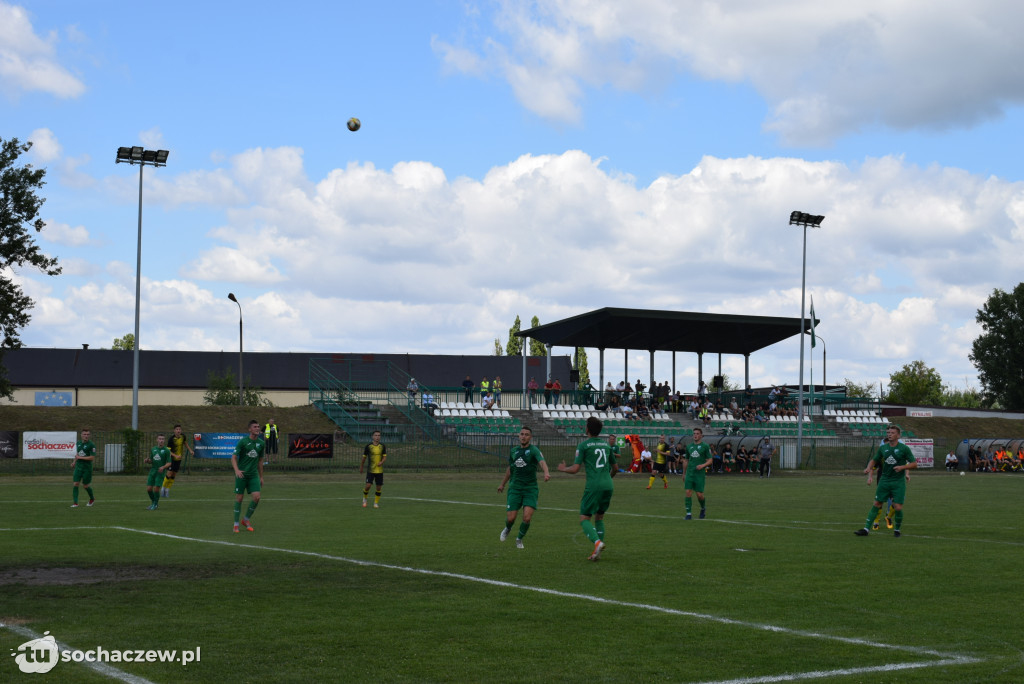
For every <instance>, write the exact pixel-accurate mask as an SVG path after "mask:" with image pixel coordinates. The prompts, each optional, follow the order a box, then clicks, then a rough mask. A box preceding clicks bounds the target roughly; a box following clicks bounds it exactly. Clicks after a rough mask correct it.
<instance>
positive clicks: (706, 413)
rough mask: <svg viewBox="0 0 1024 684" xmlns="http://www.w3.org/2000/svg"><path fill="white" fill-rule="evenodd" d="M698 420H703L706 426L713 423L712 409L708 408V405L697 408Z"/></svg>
mask: <svg viewBox="0 0 1024 684" xmlns="http://www.w3.org/2000/svg"><path fill="white" fill-rule="evenodd" d="M697 420H699V421H701V422H703V423H704V425H705V426H708V425H710V424H711V411H710V410H709V409H708V407H707V405H704V406H701V407H700V408H699V409H697Z"/></svg>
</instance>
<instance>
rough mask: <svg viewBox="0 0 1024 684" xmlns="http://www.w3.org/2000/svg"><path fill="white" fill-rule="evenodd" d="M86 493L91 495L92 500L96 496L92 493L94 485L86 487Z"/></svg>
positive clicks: (90, 499)
mask: <svg viewBox="0 0 1024 684" xmlns="http://www.w3.org/2000/svg"><path fill="white" fill-rule="evenodd" d="M85 493H86V494H88V495H89V501H92V500H93V499H95V498H96V497H95V496H93V495H92V487H86V488H85Z"/></svg>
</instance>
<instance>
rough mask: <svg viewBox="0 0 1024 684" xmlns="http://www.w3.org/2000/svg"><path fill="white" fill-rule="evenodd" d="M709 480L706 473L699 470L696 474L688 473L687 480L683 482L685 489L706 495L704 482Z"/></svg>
mask: <svg viewBox="0 0 1024 684" xmlns="http://www.w3.org/2000/svg"><path fill="white" fill-rule="evenodd" d="M705 480H707V476H706V475H705V471H703V470H698V471H697V472H695V473H689V472H687V473H686V479H685V480H683V489H692V490H693V491H695V492H700V493H701V494H703V493H704V481H705Z"/></svg>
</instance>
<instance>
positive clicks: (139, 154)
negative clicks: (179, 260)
mask: <svg viewBox="0 0 1024 684" xmlns="http://www.w3.org/2000/svg"><path fill="white" fill-rule="evenodd" d="M168 154H170V152H168V151H167V150H144V149H142V148H141V147H118V148H117V158H116V159H115V160H114V163H115V164H121V163H125V164H138V165H139V237H138V244H137V249H136V254H135V347H134V350H133V354H134V356H133V359H132V430H138V429H139V302H140V300H141V298H142V169H143V167H145V166H146V165H147V164H148V165H149V166H167V155H168Z"/></svg>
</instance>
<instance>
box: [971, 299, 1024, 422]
mask: <svg viewBox="0 0 1024 684" xmlns="http://www.w3.org/2000/svg"><path fill="white" fill-rule="evenodd" d="M975 320H976V321H978V323H980V324H981V329H982V333H981V335H980V336H979V337H978V339H976V340H974V344H973V345H972V346H971V353H970V354H969V355H968V358H969V359H970V360H971V362H972V363H973V364H974V367H975V368H977V369H978V380H979V381H980V382H981V387H982V390H983V391H984V393H985V395H986V397H987V398H988V399H990V400H991V401H993V402H997V403H998V404H999V405H1000V406H1002V407H1003V408H1004V409H1008V410H1013V411H1019V410H1021V409H1024V283H1020V284H1018V285H1017V287H1015V288H1013V292H1003V291H1002V290H999V289H996V290H994V291H993V292H992V296H990V297H989V298H988V300H987V301H986V302H985V304H984V305H982V307H981V308H980V309H978V315H977V316H976V317H975Z"/></svg>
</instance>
